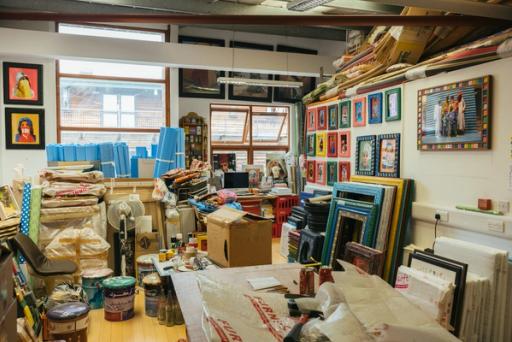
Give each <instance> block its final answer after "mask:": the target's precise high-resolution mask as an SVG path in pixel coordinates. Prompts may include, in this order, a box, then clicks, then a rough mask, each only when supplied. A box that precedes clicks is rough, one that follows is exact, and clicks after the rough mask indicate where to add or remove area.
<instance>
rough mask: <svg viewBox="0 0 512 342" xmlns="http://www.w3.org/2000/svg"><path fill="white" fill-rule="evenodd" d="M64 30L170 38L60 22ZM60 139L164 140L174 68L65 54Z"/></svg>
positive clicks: (59, 82) (59, 86) (59, 102)
mask: <svg viewBox="0 0 512 342" xmlns="http://www.w3.org/2000/svg"><path fill="white" fill-rule="evenodd" d="M57 30H58V32H60V33H66V34H77V35H90V36H101V37H110V38H118V39H135V40H146V41H156V42H165V41H166V40H167V37H168V31H164V30H153V29H139V28H131V27H129V28H128V27H117V26H108V25H96V24H83V25H82V24H67V23H59V24H58V25H57ZM56 70H57V71H56V73H57V75H56V78H57V140H58V142H62V143H87V142H96V143H97V142H104V141H118V140H119V141H125V142H127V143H128V145H129V146H130V147H131V148H134V147H135V146H149V145H150V144H151V143H152V142H157V141H158V135H159V131H160V127H162V126H168V125H169V124H170V113H169V112H170V103H169V98H170V97H169V70H168V68H166V67H164V66H153V65H141V64H135V63H111V62H103V61H82V60H69V59H61V60H59V61H57V68H56Z"/></svg>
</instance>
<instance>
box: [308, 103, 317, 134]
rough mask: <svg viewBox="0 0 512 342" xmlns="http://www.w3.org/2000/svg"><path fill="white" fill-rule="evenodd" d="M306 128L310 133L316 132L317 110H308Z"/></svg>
mask: <svg viewBox="0 0 512 342" xmlns="http://www.w3.org/2000/svg"><path fill="white" fill-rule="evenodd" d="M306 127H307V130H308V131H315V130H316V108H308V109H307V110H306Z"/></svg>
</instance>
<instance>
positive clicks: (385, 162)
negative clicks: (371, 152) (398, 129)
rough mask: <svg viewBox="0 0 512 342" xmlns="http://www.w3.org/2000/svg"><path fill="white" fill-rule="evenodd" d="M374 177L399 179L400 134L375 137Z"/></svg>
mask: <svg viewBox="0 0 512 342" xmlns="http://www.w3.org/2000/svg"><path fill="white" fill-rule="evenodd" d="M376 153H377V157H376V162H377V165H376V170H375V175H376V176H379V177H391V178H399V177H400V133H395V134H381V135H378V136H377V149H376Z"/></svg>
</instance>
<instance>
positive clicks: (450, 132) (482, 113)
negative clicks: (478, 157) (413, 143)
mask: <svg viewBox="0 0 512 342" xmlns="http://www.w3.org/2000/svg"><path fill="white" fill-rule="evenodd" d="M491 80H492V79H491V76H483V77H479V78H473V79H470V80H465V81H460V82H456V83H450V84H445V85H442V86H437V87H433V88H427V89H422V90H419V91H418V150H422V151H438V150H485V149H489V148H490V145H491V139H490V130H491V120H490V118H491V108H490V105H491Z"/></svg>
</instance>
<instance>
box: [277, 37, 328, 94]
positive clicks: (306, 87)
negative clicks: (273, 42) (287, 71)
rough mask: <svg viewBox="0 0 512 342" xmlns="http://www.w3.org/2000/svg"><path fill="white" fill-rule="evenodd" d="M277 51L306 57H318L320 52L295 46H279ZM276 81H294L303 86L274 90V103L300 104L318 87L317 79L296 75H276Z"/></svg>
mask: <svg viewBox="0 0 512 342" xmlns="http://www.w3.org/2000/svg"><path fill="white" fill-rule="evenodd" d="M276 51H280V52H291V53H301V54H306V55H317V54H318V51H316V50H310V49H303V48H298V47H294V46H287V45H277V47H276ZM274 79H275V80H278V81H292V82H302V84H303V86H302V87H300V88H279V87H278V88H274V101H278V102H288V103H295V102H300V101H301V100H302V97H303V96H304V95H305V94H308V93H309V92H311V91H312V90H313V89H315V86H316V79H315V78H314V77H305V76H294V75H275V76H274Z"/></svg>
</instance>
